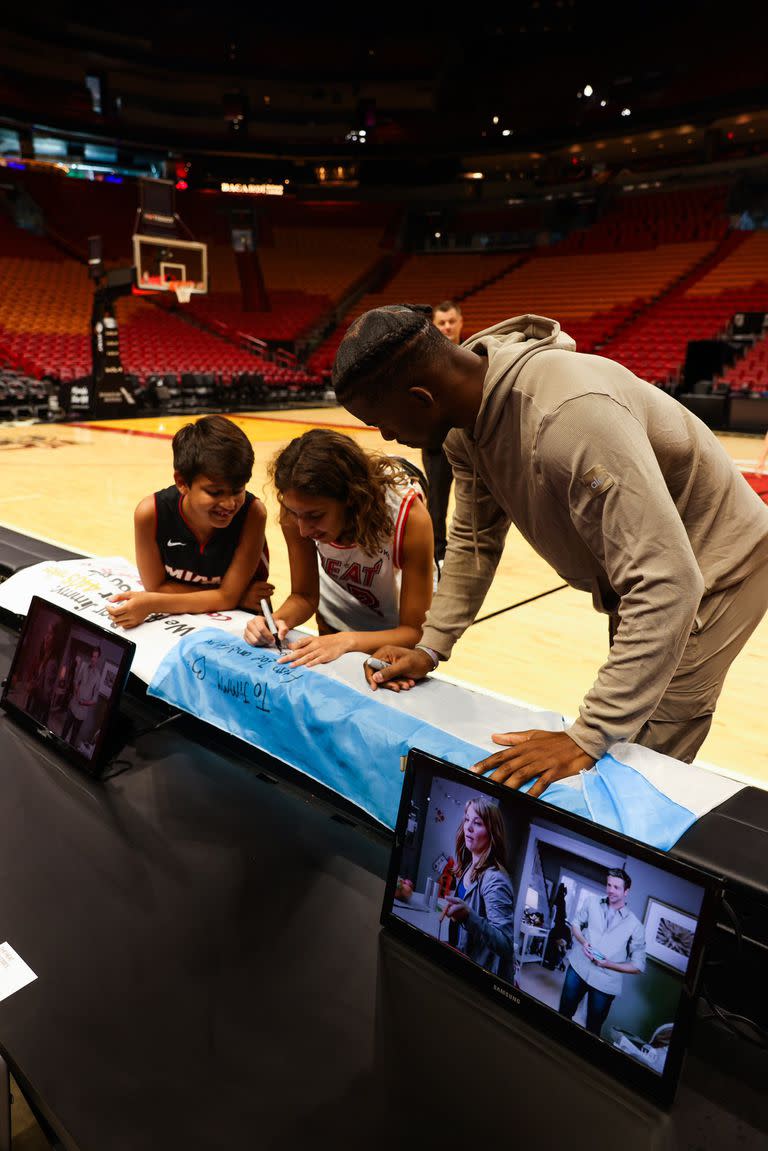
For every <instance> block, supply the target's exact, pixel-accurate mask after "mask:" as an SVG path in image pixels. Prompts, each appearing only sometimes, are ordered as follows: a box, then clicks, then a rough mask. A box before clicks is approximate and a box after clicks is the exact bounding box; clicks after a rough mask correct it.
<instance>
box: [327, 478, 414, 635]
mask: <svg viewBox="0 0 768 1151" xmlns="http://www.w3.org/2000/svg"><path fill="white" fill-rule="evenodd" d="M416 499H421V487H420V486H419V485H418V484H409V485H408V486H402V487H397V488H392V487H388V488H387V493H386V501H387V508H388V509H389V513H390V515H391V517H392V523H393V529H392V535H391V536H390V538H389V539H388V540H387V541H386V542H385V544H384V546H383V548H382V549H381V551H380V552H377V553H376V555H373V556H371V555H368V553H367V552H365V551H363V549H362V548H361V547H360V546H359V545H358V544H350V545H349V546H348V547H347V546H345V545H344V544H335V543H330V544H329V543H322V542H318V543H317V544H316V546H317V553H318V554H317V559H318V565H319V568H320V606H319V613H320V615H321V616H322V617H323V619H324V620H325V622H326V623H327V624H328V626H329V627H332V628H335V629H336V630H337V631H380V630H382V629H385V628H391V627H397V625H398V624H399V622H400V576H401V571H400V569H401V568H402V550H403V537H404V536H405V525H406V523H407V521H408V513H409V511H410V509H411V506H412V505H413V501H414V500H416Z"/></svg>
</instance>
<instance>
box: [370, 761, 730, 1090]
mask: <svg viewBox="0 0 768 1151" xmlns="http://www.w3.org/2000/svg"><path fill="white" fill-rule="evenodd" d="M721 895H722V881H721V879H720V878H719V877H717V876H712V875H710V874H708V873H706V872H704V871H701V870H699V869H698V868H693V867H690V866H688V865H687V864H683V863H680V862H678V861H677V860H674V859H672V858H670V857H669V856H668V855H666V854H664V853H663V852H661V851H656V850H654V849H652V848H649V847H647V846H645V845H644V844H641V843H639V842H637V841H635V840H632V839H629V838H627V837H625V836H623V835H619V834H616V833H614V832H611V831H608V830H607V829H604V828H602V827H599V826H598V825H596V824H593V823H591V822H590V821H589V820H586V819H583V818H582V817H580V816H575V815H571V814H570V813H567V812H564V811H561V810H559V809H558V808H555V807H550V806H549V805H548V804H547V803H545V802H544V801H543V800H537V799H531V798H530V797H529V796H527V795H524V794H521V793H520V792H517V791H514V790H512V789H510V788H505V787H503V786H502V785H501V784H497V783H493V782H492V781H490V780H488V779H485V778H484V777H481V776H476V775H473V774H471V773H469V772H467V771H466V770H464V769H461V768H457V767H455V766H453V765H451V764H449V763H446V762H445V761H443V760H440V759H437V758H435V757H434V756H432V755H429V754H427V753H426V752H421V751H418V750H412V751H411V752H410V754H409V756H408V763H407V767H406V774H405V780H404V786H403V793H402V801H401V805H400V809H399V814H398V820H397V826H396V830H395V842H394V847H393V851H392V856H391V864H390V871H389V876H388V880H387V887H386V892H385V897H384V904H383V908H382V916H381V922H382V924H383V925H384V927H385V928H387V929H388V930H390V931H392V932H394V933H395V934H396V935H397V936H398V937H399V938H401V939H402V940H403V941H404V942H406V943H408V944H410V945H411V946H412V947H414V948H417V949H419V950H420V951H421V952H422V953H423V954H424V955H425V956H427V957H428V958H429V959H430V960H432V961H435V962H436V963H439V964H440V965H442V966H444V967H448V968H450V969H451V970H452V971H453V972H454V973H455V974H456V975H458V976H460V977H461V979H462V980H464V981H466V982H470V983H472V984H474V985H475V986H476V987H477V988H478V989H479V990H480V991H482V992H484V993H485V994H487V995H489V996H491V997H493V998H494V999H495V1000H496V1002H497V1003H499V1004H500V1006H501V1007H502V1008H504V1009H506V1010H508V1011H510V1012H513V1013H516V1014H518V1015H519V1016H520V1017H521V1018H523V1019H524V1020H525V1021H526V1022H527V1023H529V1024H531V1025H533V1026H534V1027H536V1028H537V1029H538V1030H540V1031H541V1032H543V1033H545V1034H548V1035H549V1036H550V1037H551V1038H552V1039H553V1040H554V1041H556V1042H558V1043H562V1044H564V1045H565V1046H566V1048H569V1049H571V1050H572V1051H574V1052H575V1053H576V1054H577V1055H578V1056H581V1057H583V1058H585V1059H587V1060H588V1061H589V1062H590V1063H592V1064H593V1065H596V1066H598V1067H600V1068H601V1069H602V1070H604V1071H607V1072H608V1073H609V1074H613V1075H616V1076H618V1077H619V1078H620V1079H621V1080H622V1082H623V1083H625V1084H627V1085H629V1086H631V1087H633V1088H635V1089H637V1090H639V1091H641V1092H643V1093H644V1094H646V1095H647V1096H649V1097H651V1098H652V1099H654V1101H656V1102H658V1103H662V1104H668V1103H670V1102H671V1101H672V1099H673V1097H674V1093H675V1089H676V1086H677V1082H678V1078H679V1073H680V1069H681V1066H682V1062H683V1057H684V1053H685V1049H686V1042H687V1036H688V1032H689V1027H690V1023H691V1017H692V1013H693V1009H694V1006H695V997H696V994H697V981H698V977H699V972H700V969H701V964H702V956H703V953H704V947H705V944H706V942H707V938H708V936H709V934H710V933H711V931H712V929H713V926H714V920H715V911H716V907H717V903H718V900H719V898H720V897H721Z"/></svg>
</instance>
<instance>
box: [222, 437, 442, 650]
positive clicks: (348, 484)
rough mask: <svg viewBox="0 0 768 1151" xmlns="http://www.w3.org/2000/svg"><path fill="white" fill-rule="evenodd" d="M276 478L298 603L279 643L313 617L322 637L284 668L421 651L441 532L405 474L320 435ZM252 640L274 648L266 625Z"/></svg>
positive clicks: (346, 440) (289, 457) (284, 619)
mask: <svg viewBox="0 0 768 1151" xmlns="http://www.w3.org/2000/svg"><path fill="white" fill-rule="evenodd" d="M270 476H271V478H272V480H273V482H274V484H275V487H276V489H277V495H278V499H279V500H280V508H281V511H280V523H281V526H282V529H283V535H284V536H285V541H286V544H287V546H288V558H289V561H290V566H291V594H290V595H289V596H288V598H287V599H286V600H285V602H284V603H283V604H281V606H280V607H279V608H277V609H276V610H275V612H274V619H275V624H276V625H277V630H278V637H279V638H280V640H281V641H282V640H283V638H284V637H285V635H286V633H287V632H288V631H290V629H291V628H294V627H297V626H298V625H299V624H302V623H304V622H305V621H306V620H308V619H309V618H310V617H311V616H312V615H316V616H317V623H318V631H319V633H320V634H319V635H318V636H307V637H306V638H304V639H300V640H298V641H297V642H295V643H293V644H291V645H290V648H291V650H290V652H289V653H288V654H286V655H285V656H284V657H283V661H284V662H290V663H291V666H302V665H305V666H307V667H313V666H314V665H315V664H319V663H329V662H330V661H331V660H334V659H337V658H338V657H339V656H340V655H343V654H344V653H345V652H348V651H362V652H368V653H371V652H374V651H376V650H377V648H379V647H381V646H382V644H385V643H392V644H401V645H403V646H407V647H412V646H413V645H414V644H416V643H418V641H419V639H420V638H421V628H422V625H423V623H424V617H425V616H426V614H427V609H428V608H429V605H430V603H431V600H432V587H433V578H434V576H433V571H434V565H433V537H432V523H431V520H430V518H429V513H428V512H427V509H426V507H425V506H424V503H423V499H422V492H421V489H420V487H419V486H418V485H416V484H415V483H414V481H413V479H412V478H411V477H410V476H409V475H408V474H407V473H406V472H405V471H404V469H403V468H402V467H401V465H400V464H399V463H398V462H397V461H396V460H392V459H389V458H388V457H387V456H381V455H373V454H369V453H367V452H365V451H363V449H362V448H361V447H359V445H358V444H356V443H355V441H354V440H353V439H351V438H350V437H349V436H345V435H342V434H341V433H339V432H334V431H330V430H328V429H326V428H315V429H313V431H311V432H306V433H305V434H304V435H303V436H300V437H298V438H297V439H295V440H292V441H291V443H290V444H288V446H287V447H286V448H284V449H283V450H282V451H281V452H280V453H279V454H278V455H277V457H276V458H275V459H274V460H273V462H272V464H271V467H270ZM245 638H246V639H247V640H248V642H249V643H252V644H263V645H267V644H271V643H273V642H274V641H273V638H272V635H271V634H270V632H269V629H268V628H267V625H266V624H265V622H264V620H263V619H262V618H261V617H254V619H253V620H251V621H250V622H249V624H248V627H247V628H246V631H245Z"/></svg>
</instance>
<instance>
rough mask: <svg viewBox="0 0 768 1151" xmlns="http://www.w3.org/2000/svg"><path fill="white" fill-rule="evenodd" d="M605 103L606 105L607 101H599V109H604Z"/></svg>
mask: <svg viewBox="0 0 768 1151" xmlns="http://www.w3.org/2000/svg"><path fill="white" fill-rule="evenodd" d="M607 103H608V101H607V100H601V101H600V107H601V108H604V107H605V105H606V104H607Z"/></svg>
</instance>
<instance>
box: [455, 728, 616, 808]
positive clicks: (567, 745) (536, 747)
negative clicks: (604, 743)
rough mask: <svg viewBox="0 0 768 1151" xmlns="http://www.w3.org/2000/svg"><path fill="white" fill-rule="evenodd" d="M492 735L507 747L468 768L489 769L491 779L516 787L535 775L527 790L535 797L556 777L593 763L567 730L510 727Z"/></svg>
mask: <svg viewBox="0 0 768 1151" xmlns="http://www.w3.org/2000/svg"><path fill="white" fill-rule="evenodd" d="M491 738H492V739H493V742H494V743H500V744H503V745H504V747H505V748H506V750H505V751H497V752H495V753H494V754H493V755H489V756H488V758H487V759H481V760H480V761H479V763H476V764H474V765H473V766H472V768H471V769H470V770H471V771H474V772H475V773H476V774H477V775H487V774H488V772H489V771H490V772H492V775H491V779H493V780H495V781H496V782H497V783H503V784H505V785H506V787H515V788H517V787H520V786H522V784H524V783H527V782H528V780H529V779H534V778H535V777H536V776H538V779H537V780H536V782H535V783H534V785H533V787H532V788H531V789H530V791H529V792H528V795H532V796H534V797H536V796H539V795H541V793H542V792H543V791H546V789H547V788H548V787H549V785H550V784H551V783H554V782H555V781H556V780H558V779H566V778H567V777H568V776H569V775H578V774H579V772H580V771H585V770H586V769H587V768H590V767H592V766H593V764H594V763H595V760H594V759H592V757H591V756H589V755H587V753H586V752H585V751H582V750H581V748H580V747H579V745H578V744H577V743H575V742H574V741H573V740H572V739H571V737H570V736H569V735H568V733H567V732H566V731H510V732H506V733H501V734H499V733H497V734H494V735H493V736H492V737H491Z"/></svg>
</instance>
